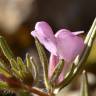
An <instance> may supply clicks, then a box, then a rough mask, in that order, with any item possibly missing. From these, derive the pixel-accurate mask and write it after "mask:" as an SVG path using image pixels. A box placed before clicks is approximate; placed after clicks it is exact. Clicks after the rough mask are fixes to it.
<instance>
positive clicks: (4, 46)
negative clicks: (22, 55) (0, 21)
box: [0, 36, 15, 61]
mask: <svg viewBox="0 0 96 96" xmlns="http://www.w3.org/2000/svg"><path fill="white" fill-rule="evenodd" d="M0 47H1V50H2V51H3V53H4V55H5V56H6V58H7V59H8V60H9V61H10V59H11V58H15V57H14V55H13V53H12V51H11V49H10V48H9V46H8V44H7V42H6V40H5V38H4V37H2V36H0Z"/></svg>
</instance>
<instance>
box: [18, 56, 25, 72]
mask: <svg viewBox="0 0 96 96" xmlns="http://www.w3.org/2000/svg"><path fill="white" fill-rule="evenodd" d="M17 64H18V67H19V70H22V71H24V72H25V71H26V67H25V64H24V63H23V60H22V58H21V57H17Z"/></svg>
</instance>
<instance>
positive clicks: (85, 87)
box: [80, 71, 89, 96]
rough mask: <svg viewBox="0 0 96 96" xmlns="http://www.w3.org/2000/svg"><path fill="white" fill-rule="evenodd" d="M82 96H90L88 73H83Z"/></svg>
mask: <svg viewBox="0 0 96 96" xmlns="http://www.w3.org/2000/svg"><path fill="white" fill-rule="evenodd" d="M80 96H89V90H88V78H87V73H86V71H83V73H82V81H81V94H80Z"/></svg>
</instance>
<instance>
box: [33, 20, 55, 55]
mask: <svg viewBox="0 0 96 96" xmlns="http://www.w3.org/2000/svg"><path fill="white" fill-rule="evenodd" d="M31 35H32V36H33V37H37V38H38V40H39V41H40V43H41V44H42V45H44V47H45V48H46V49H47V50H48V51H49V52H51V53H53V54H55V55H56V53H57V48H56V46H57V45H56V39H55V36H54V34H53V31H52V29H51V27H50V26H49V25H48V23H46V22H44V21H42V22H37V23H36V25H35V30H34V31H32V32H31Z"/></svg>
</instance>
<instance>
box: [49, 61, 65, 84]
mask: <svg viewBox="0 0 96 96" xmlns="http://www.w3.org/2000/svg"><path fill="white" fill-rule="evenodd" d="M63 68H64V60H60V61H59V63H58V64H57V66H56V67H55V70H54V72H53V74H52V77H51V79H50V81H51V82H53V83H54V81H56V79H58V77H59V75H60V73H61V72H62V70H63Z"/></svg>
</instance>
